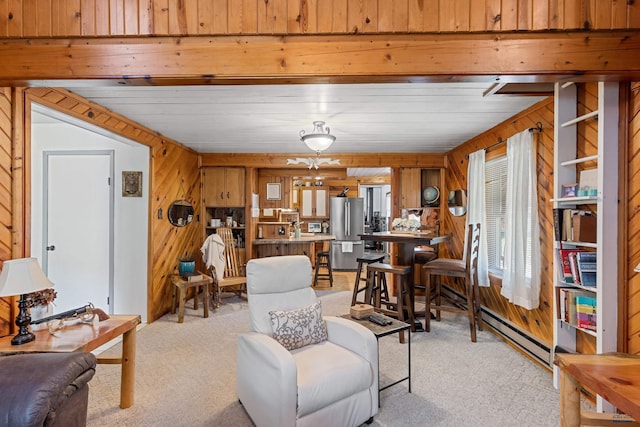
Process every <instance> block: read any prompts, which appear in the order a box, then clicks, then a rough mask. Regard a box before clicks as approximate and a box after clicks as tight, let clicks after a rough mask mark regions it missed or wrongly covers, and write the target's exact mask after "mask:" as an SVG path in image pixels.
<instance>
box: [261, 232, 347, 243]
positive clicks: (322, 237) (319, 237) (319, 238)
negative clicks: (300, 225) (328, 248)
mask: <svg viewBox="0 0 640 427" xmlns="http://www.w3.org/2000/svg"><path fill="white" fill-rule="evenodd" d="M329 240H336V236H334V235H332V234H316V235H315V236H300V237H298V238H296V237H280V238H274V239H255V240H254V241H253V244H254V245H288V244H295V243H314V242H326V241H329Z"/></svg>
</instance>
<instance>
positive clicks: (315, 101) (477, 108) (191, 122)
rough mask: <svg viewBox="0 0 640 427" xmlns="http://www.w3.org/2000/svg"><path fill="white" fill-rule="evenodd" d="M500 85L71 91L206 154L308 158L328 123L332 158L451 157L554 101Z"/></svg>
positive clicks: (74, 87) (75, 88) (75, 87)
mask: <svg viewBox="0 0 640 427" xmlns="http://www.w3.org/2000/svg"><path fill="white" fill-rule="evenodd" d="M491 85H492V84H491V83H478V82H474V83H398V84H396V83H389V84H386V83H385V84H301V85H230V86H224V85H222V86H220V85H218V86H179V87H176V86H172V87H167V86H153V87H140V86H136V87H130V86H127V87H120V86H119V87H110V86H98V87H84V86H82V84H80V83H78V84H73V85H69V87H68V88H69V90H71V91H73V92H76V93H78V94H80V95H82V96H83V97H85V98H87V99H90V100H91V101H94V102H96V103H98V104H100V105H103V106H105V107H107V108H109V109H111V110H113V111H115V112H117V113H120V114H122V115H124V116H126V117H128V118H130V119H132V120H135V121H136V122H139V123H141V124H143V125H145V126H147V127H149V128H151V129H153V130H155V131H157V132H160V133H161V134H163V135H165V136H167V137H169V138H172V139H175V140H176V141H178V142H180V143H182V144H184V145H186V146H188V147H191V148H193V149H194V150H196V151H198V152H201V153H304V152H305V151H308V149H307V148H306V146H304V145H303V144H302V143H301V142H300V138H299V132H300V130H305V132H307V133H308V132H311V131H312V129H313V125H312V122H313V121H316V120H323V121H325V122H326V123H327V126H329V128H330V129H331V133H332V134H333V135H335V136H336V142H334V144H333V145H332V146H331V147H330V148H329V149H328V150H327V151H326V153H374V152H422V153H443V152H446V151H449V150H450V149H452V148H454V147H456V146H458V145H460V144H462V143H464V142H465V141H467V140H469V139H470V138H473V137H474V136H476V135H478V134H480V133H482V132H484V131H486V130H488V129H490V128H492V127H493V126H495V125H497V124H499V123H501V122H503V121H505V120H506V119H508V118H510V117H512V116H513V115H515V114H517V113H518V112H520V111H522V110H524V109H526V108H528V107H529V106H531V105H533V104H535V103H536V102H538V101H540V100H542V99H544V97H542V96H514V95H509V96H505V95H492V96H483V93H484V92H485V91H487V90H488V89H489V88H490V87H491Z"/></svg>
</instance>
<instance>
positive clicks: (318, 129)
mask: <svg viewBox="0 0 640 427" xmlns="http://www.w3.org/2000/svg"><path fill="white" fill-rule="evenodd" d="M329 132H330V130H329V126H325V123H324V122H323V121H321V120H318V121H315V122H313V132H311V133H309V134H307V133H306V132H305V131H304V130H301V131H300V141H302V142H304V143H305V144H306V146H307V147H309V148H310V149H312V150H313V151H315V152H316V154H320V152H321V151H324V150H326V149H327V148H329V147H330V146H331V144H333V141H335V140H336V137H335V136H333V135H331V134H330V133H329Z"/></svg>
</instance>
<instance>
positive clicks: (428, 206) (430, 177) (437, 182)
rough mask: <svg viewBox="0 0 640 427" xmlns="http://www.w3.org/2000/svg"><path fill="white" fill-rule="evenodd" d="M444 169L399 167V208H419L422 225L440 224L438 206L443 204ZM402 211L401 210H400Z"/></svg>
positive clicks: (435, 225) (432, 225)
mask: <svg viewBox="0 0 640 427" xmlns="http://www.w3.org/2000/svg"><path fill="white" fill-rule="evenodd" d="M443 182H444V170H443V169H441V168H402V169H400V209H401V210H403V211H404V210H413V212H407V214H408V213H415V212H416V208H421V209H420V211H421V212H422V216H421V219H420V221H421V223H422V225H423V226H429V227H437V226H438V225H439V224H440V218H441V214H440V208H441V206H443V201H442V192H443V191H444V190H443ZM401 213H402V212H401Z"/></svg>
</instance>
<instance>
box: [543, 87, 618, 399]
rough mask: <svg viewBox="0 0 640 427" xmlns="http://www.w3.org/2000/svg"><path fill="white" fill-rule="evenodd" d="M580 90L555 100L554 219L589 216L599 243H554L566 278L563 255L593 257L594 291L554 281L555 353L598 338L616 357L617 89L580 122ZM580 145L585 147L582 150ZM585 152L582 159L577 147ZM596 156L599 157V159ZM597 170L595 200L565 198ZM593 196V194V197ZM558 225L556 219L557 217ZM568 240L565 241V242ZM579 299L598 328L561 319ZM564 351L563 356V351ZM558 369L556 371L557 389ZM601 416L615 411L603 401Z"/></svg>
mask: <svg viewBox="0 0 640 427" xmlns="http://www.w3.org/2000/svg"><path fill="white" fill-rule="evenodd" d="M577 85H578V84H562V85H561V84H560V83H556V85H555V94H554V95H555V99H554V111H555V113H554V114H555V117H554V198H553V200H552V201H553V207H554V213H555V212H556V210H558V209H580V210H588V211H591V212H593V213H594V214H595V216H596V220H595V223H596V233H595V242H581V241H574V240H570V239H569V238H568V237H567V236H561V238H560V239H558V238H557V233H556V238H555V239H554V240H556V241H555V243H554V254H556V256H555V258H554V270H555V271H556V273H559V272H562V259H561V257H559V256H557V254H558V253H559V250H560V249H565V250H567V249H576V250H584V251H587V252H595V253H596V255H595V261H596V262H595V267H596V268H595V270H596V271H595V286H583V285H580V284H576V283H572V281H571V280H570V281H567V280H562V278H561V277H562V276H561V274H556V275H555V276H554V286H555V292H554V298H555V301H554V331H553V335H554V336H553V341H554V351H566V352H571V353H576V352H578V351H579V348H577V347H578V346H577V343H578V342H579V341H580V336H579V335H580V334H586V335H591V336H593V337H595V342H596V346H595V347H596V352H597V353H606V352H614V351H617V318H618V313H617V288H618V241H617V238H618V233H617V229H618V208H617V206H618V97H619V89H618V84H617V83H615V82H599V83H598V84H597V85H598V100H597V101H598V108H597V110H594V111H589V112H586V113H585V114H582V115H580V116H578V113H577V111H578V87H577ZM584 121H595V122H596V126H595V127H596V128H597V147H587V148H584V147H585V144H581V142H582V141H581V140H580V139H581V138H583V137H584V136H583V134H582V133H580V132H578V126H579V124H580V123H581V122H584ZM580 144H581V145H580ZM579 146H581V147H583V148H584V149H583V150H582V151H584V152H585V155H584V156H583V157H579V156H578V155H577V153H578V147H579ZM592 151H597V152H596V153H594V152H592ZM592 168H596V169H597V194H589V195H580V194H577V195H576V197H564V194H563V191H562V190H563V185H564V184H571V183H576V182H578V180H579V172H580V170H581V169H592ZM590 193H594V191H591V192H590ZM554 217H556V220H554V226H556V224H555V222H556V221H557V215H554ZM563 239H566V240H563ZM567 289H568V290H571V291H572V292H575V293H576V294H578V293H580V294H581V295H582V297H583V299H585V298H586V299H587V300H589V301H591V302H593V301H595V309H593V314H594V316H595V318H596V326H595V328H593V327H591V326H590V327H589V328H587V327H579V326H578V325H577V324H575V325H574V324H571V323H570V322H567V321H565V319H564V318H563V316H564V312H562V310H563V309H562V304H563V297H564V294H565V293H566V291H565V290H567ZM560 349H561V350H560ZM558 374H559V372H558V368H557V367H554V384H555V386H556V387H558V386H559V376H558ZM597 406H598V410H599V411H607V412H609V411H611V410H612V409H613V408H612V407H611V406H610V405H609V404H608V403H607V402H606V401H604V400H603V399H602V398H601V397H600V396H598V398H597Z"/></svg>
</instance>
